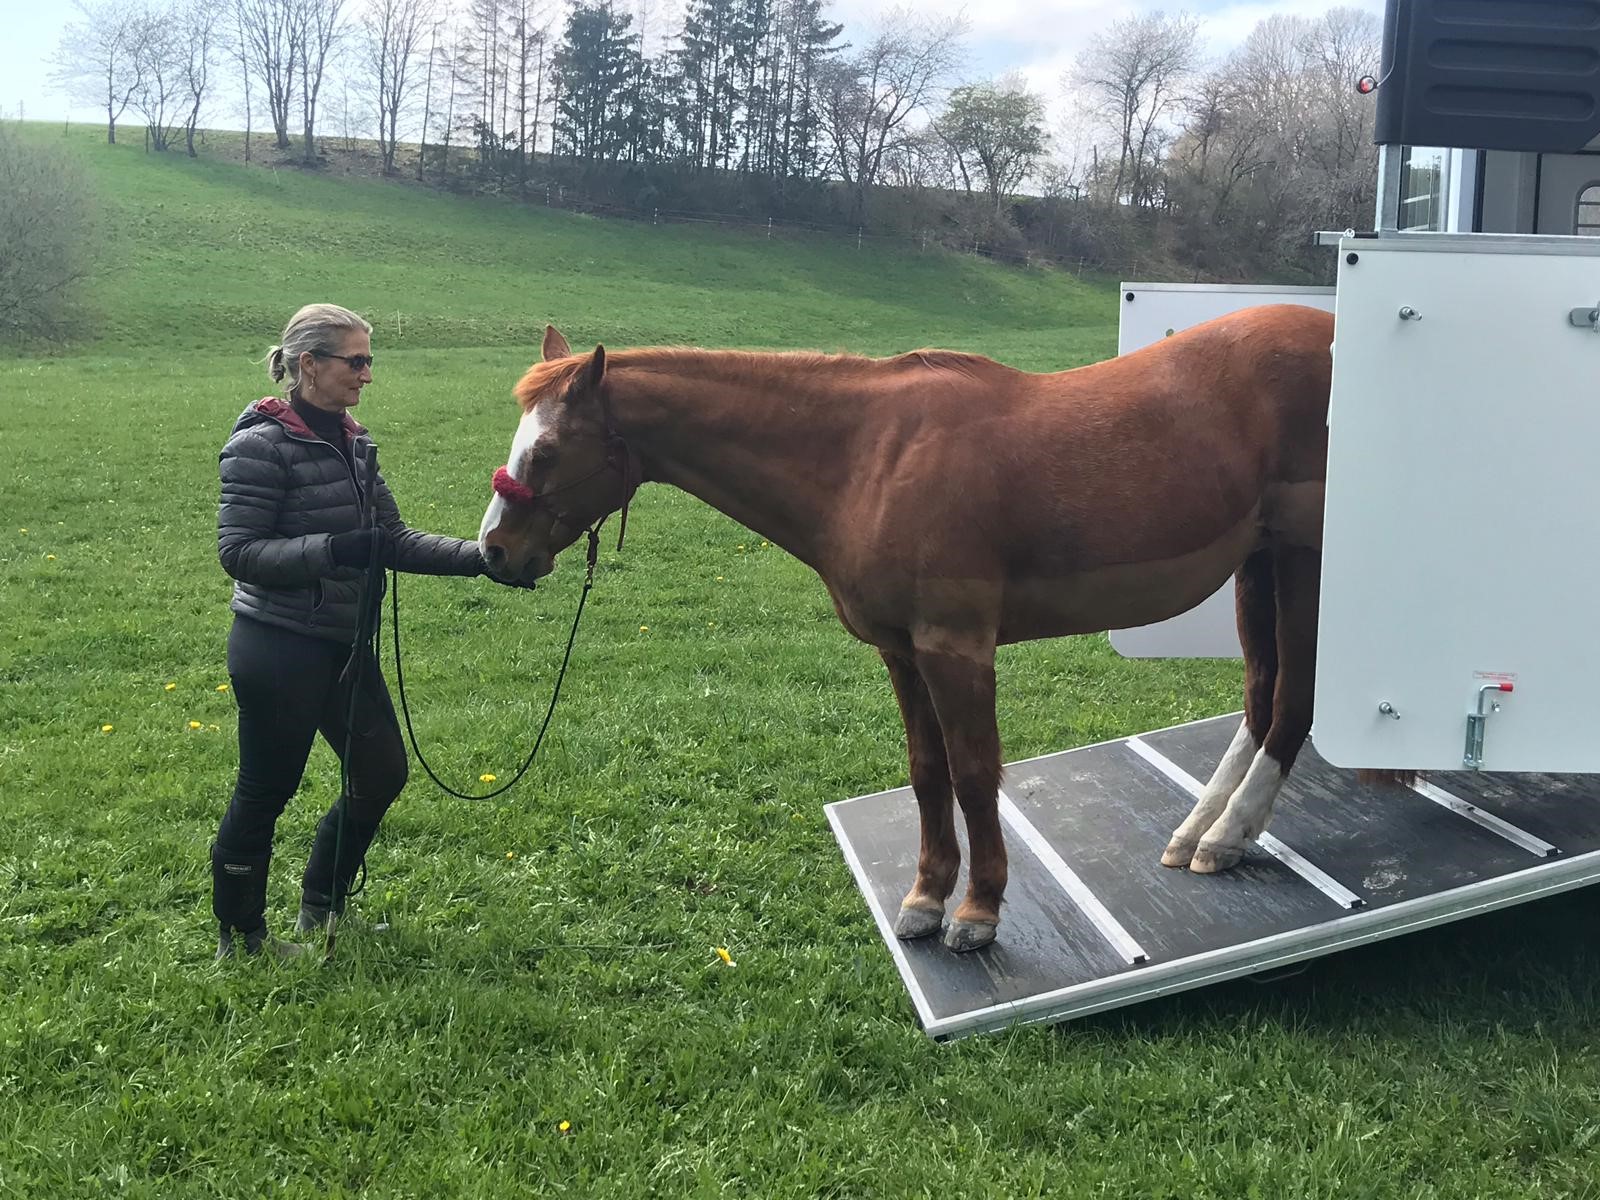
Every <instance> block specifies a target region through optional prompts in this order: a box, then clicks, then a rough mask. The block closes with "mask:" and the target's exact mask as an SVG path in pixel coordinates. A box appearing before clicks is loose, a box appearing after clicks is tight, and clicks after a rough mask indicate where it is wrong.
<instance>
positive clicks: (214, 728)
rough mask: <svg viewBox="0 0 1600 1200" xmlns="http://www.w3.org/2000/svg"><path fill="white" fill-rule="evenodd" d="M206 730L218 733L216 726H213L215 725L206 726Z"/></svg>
mask: <svg viewBox="0 0 1600 1200" xmlns="http://www.w3.org/2000/svg"><path fill="white" fill-rule="evenodd" d="M206 728H207V729H209V730H211V732H212V733H217V732H219V730H218V728H217V726H215V725H207V726H206Z"/></svg>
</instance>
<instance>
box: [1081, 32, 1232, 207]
mask: <svg viewBox="0 0 1600 1200" xmlns="http://www.w3.org/2000/svg"><path fill="white" fill-rule="evenodd" d="M1199 28H1200V27H1199V24H1198V23H1197V22H1196V21H1195V20H1194V18H1192V17H1189V16H1187V15H1184V14H1181V13H1180V14H1177V15H1175V16H1168V15H1167V14H1165V13H1163V12H1154V13H1148V14H1146V15H1144V16H1137V17H1128V18H1126V19H1124V20H1121V21H1116V22H1114V23H1113V24H1112V25H1111V27H1110V28H1109V29H1107V30H1105V31H1104V32H1102V33H1098V34H1096V35H1095V36H1094V37H1093V38H1091V39H1090V41H1089V44H1088V46H1087V47H1086V48H1085V49H1084V51H1083V52H1082V53H1081V54H1080V55H1079V56H1078V61H1077V64H1076V66H1075V67H1074V69H1073V70H1072V71H1071V72H1070V73H1069V75H1068V78H1067V80H1066V82H1067V83H1068V85H1069V86H1070V85H1072V84H1077V85H1078V86H1081V87H1082V88H1084V89H1085V90H1086V91H1087V93H1088V96H1089V99H1090V102H1091V103H1092V104H1093V105H1094V107H1095V108H1096V109H1097V110H1098V111H1099V112H1100V113H1101V114H1102V115H1103V116H1104V117H1105V118H1106V119H1107V120H1108V121H1109V122H1110V123H1111V125H1112V127H1113V128H1114V129H1115V131H1116V135H1117V138H1118V141H1119V146H1118V154H1117V170H1116V174H1115V176H1114V177H1113V179H1112V183H1111V188H1110V191H1109V194H1108V199H1109V200H1110V202H1111V203H1113V204H1115V203H1118V202H1120V201H1121V200H1122V199H1123V198H1124V197H1126V198H1128V199H1130V200H1131V201H1132V202H1133V203H1134V204H1148V203H1151V202H1152V200H1153V194H1152V186H1151V185H1152V181H1153V176H1154V174H1155V167H1156V162H1155V159H1156V157H1158V152H1159V150H1160V148H1161V146H1162V145H1163V144H1164V141H1165V139H1166V136H1167V134H1168V130H1167V128H1166V124H1167V122H1169V121H1170V120H1171V119H1172V118H1173V116H1174V115H1175V113H1176V111H1177V109H1178V106H1179V105H1180V103H1181V102H1182V100H1183V96H1184V88H1185V86H1186V85H1187V84H1188V82H1189V80H1190V77H1191V76H1192V75H1193V73H1194V70H1195V67H1196V65H1197V63H1198V61H1199V48H1198V35H1199Z"/></svg>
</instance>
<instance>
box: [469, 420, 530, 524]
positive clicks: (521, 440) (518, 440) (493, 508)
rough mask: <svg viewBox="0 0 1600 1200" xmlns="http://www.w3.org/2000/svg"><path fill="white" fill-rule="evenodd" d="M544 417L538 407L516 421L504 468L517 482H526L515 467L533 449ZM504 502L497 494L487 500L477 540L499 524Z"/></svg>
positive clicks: (504, 505) (518, 465) (504, 508)
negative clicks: (487, 504)
mask: <svg viewBox="0 0 1600 1200" xmlns="http://www.w3.org/2000/svg"><path fill="white" fill-rule="evenodd" d="M544 427H545V426H544V419H543V418H542V417H541V416H540V415H539V410H538V408H535V409H534V410H533V411H532V412H529V413H524V414H523V415H522V420H520V421H518V422H517V432H516V433H515V434H514V435H512V438H511V457H510V458H508V459H507V460H506V470H507V471H509V472H511V477H512V478H513V479H515V480H517V482H518V483H526V482H527V480H525V479H523V478H522V477H521V476H520V475H518V474H517V469H518V468H519V467H520V466H521V465H522V463H523V460H524V459H526V458H527V457H528V451H530V450H532V449H533V444H534V443H535V442H537V441H538V440H539V435H540V434H541V433H543V432H544ZM505 512H506V502H505V501H504V500H502V499H501V498H500V497H499V496H498V495H497V496H494V497H493V498H491V499H490V501H489V507H488V509H486V510H485V512H484V514H483V522H482V524H480V525H479V526H478V541H479V543H480V544H481V543H482V542H483V539H484V538H486V537H487V536H488V535H489V533H490V532H491V531H492V530H494V529H495V527H496V526H498V525H499V524H500V519H501V518H502V517H503V516H505Z"/></svg>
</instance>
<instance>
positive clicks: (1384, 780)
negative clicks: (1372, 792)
mask: <svg viewBox="0 0 1600 1200" xmlns="http://www.w3.org/2000/svg"><path fill="white" fill-rule="evenodd" d="M1418 778H1420V775H1419V773H1418V772H1416V771H1411V770H1408V771H1380V770H1377V769H1375V768H1372V767H1358V768H1357V769H1356V782H1357V783H1359V784H1362V785H1363V786H1368V787H1407V788H1408V787H1411V786H1413V785H1414V784H1415V783H1416V782H1417V780H1418Z"/></svg>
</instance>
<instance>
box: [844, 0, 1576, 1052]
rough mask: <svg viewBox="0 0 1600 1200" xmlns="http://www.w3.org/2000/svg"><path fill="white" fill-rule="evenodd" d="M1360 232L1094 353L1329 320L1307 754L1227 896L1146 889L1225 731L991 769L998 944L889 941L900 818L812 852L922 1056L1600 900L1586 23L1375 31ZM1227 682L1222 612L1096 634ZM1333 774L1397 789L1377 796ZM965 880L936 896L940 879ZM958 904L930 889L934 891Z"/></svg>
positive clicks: (1152, 738)
mask: <svg viewBox="0 0 1600 1200" xmlns="http://www.w3.org/2000/svg"><path fill="white" fill-rule="evenodd" d="M1375 83H1376V124H1375V135H1374V141H1375V144H1376V148H1377V153H1378V163H1379V171H1378V197H1377V205H1376V220H1375V222H1374V226H1375V227H1374V228H1373V229H1372V230H1370V231H1361V232H1357V231H1354V230H1344V231H1340V232H1320V233H1317V234H1315V237H1316V238H1317V241H1318V242H1319V244H1321V245H1322V246H1324V247H1325V248H1326V249H1327V251H1328V253H1330V254H1334V255H1336V256H1337V268H1338V269H1337V282H1336V284H1335V286H1334V287H1331V288H1316V287H1294V288H1291V287H1275V286H1270V285H1261V286H1256V285H1230V286H1212V285H1203V284H1183V285H1180V284H1163V283H1154V282H1126V283H1124V284H1123V285H1122V288H1121V320H1120V322H1119V343H1118V353H1119V355H1120V354H1128V353H1132V352H1134V351H1136V350H1138V349H1141V348H1143V347H1145V346H1148V345H1151V344H1153V343H1155V342H1157V341H1159V340H1160V339H1162V338H1164V337H1167V336H1169V335H1171V334H1172V333H1175V332H1177V331H1179V330H1181V329H1185V328H1188V327H1190V326H1192V325H1195V324H1198V323H1199V322H1202V321H1205V320H1209V319H1211V318H1214V317H1219V316H1224V315H1226V314H1227V313H1229V312H1233V311H1236V310H1238V309H1241V308H1246V307H1251V306H1255V305H1260V304H1269V303H1283V302H1287V303H1294V304H1306V305H1312V306H1315V307H1320V308H1323V309H1325V310H1328V311H1331V312H1332V313H1333V314H1334V318H1335V323H1334V340H1333V345H1332V346H1331V347H1330V352H1331V353H1332V356H1333V375H1332V391H1331V396H1330V402H1329V410H1328V460H1327V480H1326V492H1325V500H1324V509H1323V530H1324V533H1323V547H1322V584H1321V603H1320V610H1319V617H1318V646H1317V679H1316V694H1315V716H1314V721H1313V726H1312V732H1311V740H1310V742H1309V743H1308V745H1307V747H1306V749H1305V750H1304V751H1303V752H1302V753H1301V756H1300V759H1299V761H1298V763H1297V764H1296V767H1295V770H1294V772H1293V773H1292V774H1291V775H1290V777H1289V780H1288V782H1287V783H1286V785H1285V787H1284V790H1283V793H1282V795H1281V796H1280V798H1279V800H1278V803H1277V809H1276V814H1275V816H1274V819H1273V822H1272V825H1271V828H1270V832H1266V833H1263V834H1262V835H1261V836H1260V837H1259V838H1258V839H1256V841H1255V843H1254V845H1253V847H1252V849H1251V852H1250V853H1249V854H1248V855H1247V856H1246V858H1245V860H1244V861H1243V862H1242V863H1240V864H1239V865H1238V866H1237V867H1235V868H1234V869H1233V870H1231V871H1228V872H1226V873H1223V874H1213V875H1197V874H1193V873H1191V872H1189V871H1187V870H1182V869H1171V868H1164V867H1162V866H1161V865H1160V861H1159V860H1160V856H1161V852H1162V847H1163V846H1164V845H1165V844H1166V840H1167V837H1168V834H1169V832H1170V830H1171V829H1172V828H1173V827H1174V826H1175V825H1176V823H1177V822H1178V821H1180V820H1182V818H1183V815H1184V814H1185V813H1186V812H1187V811H1188V809H1189V807H1190V806H1191V805H1192V804H1193V802H1194V800H1195V797H1196V796H1197V795H1198V794H1199V791H1200V788H1201V786H1202V781H1204V780H1205V779H1206V778H1207V776H1208V775H1209V774H1210V772H1211V771H1212V769H1213V768H1214V767H1215V766H1216V764H1217V762H1218V760H1219V759H1220V758H1221V757H1222V755H1223V753H1224V752H1225V750H1226V749H1227V746H1228V743H1229V739H1230V737H1231V736H1232V734H1233V730H1234V729H1235V727H1236V726H1237V725H1238V723H1239V714H1233V715H1231V716H1221V717H1214V718H1208V719H1205V720H1201V721H1196V722H1191V723H1188V724H1184V725H1178V726H1174V727H1171V728H1166V729H1161V730H1157V731H1154V732H1151V733H1145V734H1141V735H1138V736H1134V737H1127V738H1122V739H1119V740H1116V741H1111V742H1106V743H1102V744H1098V745H1092V746H1085V747H1080V748H1077V749H1072V750H1066V751H1061V752H1058V753H1055V754H1049V755H1045V756H1042V757H1039V758H1033V759H1028V760H1024V761H1019V762H1013V763H1008V764H1007V765H1006V768H1005V779H1004V781H1003V783H1002V788H1001V812H1002V817H1003V821H1004V825H1005V828H1006V831H1007V834H1008V841H1009V844H1010V847H1011V881H1010V884H1009V887H1008V890H1007V904H1006V918H1005V926H1004V928H1003V930H1002V933H1001V935H1000V938H999V940H998V941H996V942H995V943H993V944H992V945H989V946H986V947H983V948H981V949H978V950H974V951H971V952H968V953H964V954H957V953H953V952H951V951H950V950H948V949H946V948H945V947H944V946H943V945H941V944H940V943H939V941H938V940H937V939H922V940H918V941H905V940H900V939H897V938H896V937H895V935H894V931H893V926H894V914H895V910H896V907H897V905H898V903H899V899H900V897H901V895H902V894H903V893H904V891H905V888H906V886H907V884H908V882H909V881H910V879H911V877H912V874H913V872H914V870H915V865H916V861H917V850H918V845H917V832H916V831H917V821H916V804H915V799H914V797H913V795H912V793H911V789H910V788H909V787H903V788H898V789H893V790H890V791H886V792H881V793H875V794H873V795H868V796H859V797H855V798H852V799H848V800H841V801H838V802H836V803H833V804H830V805H829V806H828V809H827V811H828V816H829V820H830V822H831V824H832V827H833V829H834V832H835V835H836V837H837V838H838V840H839V843H840V846H841V848H842V850H843V853H844V856H845V859H846V861H847V862H848V864H849V866H850V868H851V870H852V872H853V874H854V876H855V879H856V882H857V884H858V886H859V887H860V889H861V892H862V894H863V897H864V898H865V900H866V903H867V906H868V908H869V910H870V911H871V913H872V916H873V918H874V921H875V923H876V925H877V928H878V929H879V931H880V933H881V935H882V937H883V938H884V941H885V943H886V944H887V946H888V948H889V951H890V953H891V955H892V957H893V959H894V962H895V964H896V966H897V968H898V969H899V971H900V974H901V977H902V979H903V981H904V983H905V985H906V987H907V991H908V993H909V996H910V998H911V1001H912V1004H913V1007H914V1009H915V1011H916V1014H917V1017H918V1019H919V1021H920V1022H921V1024H922V1026H923V1028H924V1030H925V1031H926V1032H927V1033H928V1035H929V1036H931V1037H934V1038H950V1037H957V1036H961V1035H964V1034H968V1033H974V1032H980V1031H992V1030H998V1029H1002V1028H1005V1027H1008V1026H1011V1025H1015V1024H1018V1023H1024V1022H1049V1021H1060V1020H1066V1019H1070V1018H1074V1017H1080V1016H1084V1015H1087V1014H1089V1013H1093V1012H1098V1011H1102V1010H1105V1009H1110V1008H1116V1007H1119V1006H1123V1005H1128V1004H1134V1003H1137V1002H1139V1001H1143V1000H1147V999H1151V998H1154V997H1157V996H1162V995H1167V994H1170V993H1173V992H1178V991H1183V990H1186V989H1191V988H1196V987H1201V986H1204V985H1206V984H1209V983H1214V982H1219V981H1222V980H1225V979H1230V978H1237V977H1242V976H1259V975H1261V974H1262V973H1264V972H1272V971H1276V970H1278V969H1281V968H1283V967H1286V966H1288V965H1290V964H1294V963H1297V962H1303V961H1305V960H1307V959H1312V958H1316V957H1319V956H1323V955H1327V954H1331V953H1334V952H1336V951H1339V950H1341V949H1346V948H1350V947H1354V946H1357V945H1361V944H1363V943H1367V942H1372V941H1376V940H1379V939H1383V938H1390V937H1395V936H1398V935H1401V934H1404V933H1407V932H1411V931H1414V930H1420V929H1424V928H1427V927H1430V926H1434V925H1439V924H1442V923H1445V922H1450V921H1456V920H1461V919H1463V918H1467V917H1471V916H1474V915H1477V914H1481V913H1485V912H1488V911H1491V910H1494V909H1498V908H1504V907H1507V906H1510V905H1515V904H1521V903H1525V902H1527V901H1530V900H1534V899H1538V898H1542V897H1545V896H1550V895H1554V894H1556V893H1558V892H1562V891H1566V890H1569V889H1572V888H1577V887H1582V886H1584V885H1587V884H1590V883H1594V882H1600V738H1596V737H1594V736H1593V730H1595V729H1596V728H1600V686H1597V681H1600V641H1597V640H1596V639H1593V638H1586V637H1585V636H1584V635H1583V634H1582V632H1581V631H1582V630H1583V629H1584V628H1586V627H1588V624H1589V618H1590V614H1591V613H1592V612H1593V610H1594V609H1595V607H1596V604H1597V601H1600V558H1597V557H1596V555H1595V554H1594V553H1593V549H1592V547H1593V544H1594V532H1595V526H1596V520H1595V509H1596V507H1597V504H1596V501H1597V497H1596V493H1595V485H1594V479H1595V476H1593V475H1591V474H1590V473H1589V472H1590V471H1592V470H1593V469H1594V467H1593V447H1594V446H1596V445H1600V406H1597V405H1595V404H1594V402H1593V400H1592V398H1591V397H1590V395H1589V394H1588V392H1589V388H1590V387H1591V386H1592V384H1591V382H1590V381H1591V380H1592V378H1593V376H1591V375H1590V373H1589V371H1590V369H1591V366H1592V365H1593V364H1591V361H1590V360H1591V359H1595V360H1596V362H1600V236H1597V235H1600V4H1597V3H1589V2H1582V3H1580V2H1576V0H1571V2H1561V3H1542V2H1539V3H1528V2H1527V0H1473V2H1472V3H1471V4H1464V3H1462V2H1461V0H1389V3H1388V7H1387V11H1386V14H1385V20H1384V45H1383V57H1382V66H1381V69H1380V75H1379V77H1378V79H1377V80H1376V81H1375ZM1109 633H1110V640H1111V644H1112V646H1113V647H1114V648H1115V649H1116V651H1117V652H1118V653H1120V654H1122V655H1123V656H1125V657H1129V658H1171V657H1221V658H1232V657H1238V656H1239V655H1240V643H1239V639H1238V634H1237V632H1236V629H1235V620H1234V603H1233V589H1232V586H1231V585H1230V586H1228V587H1226V588H1224V589H1222V590H1220V591H1218V592H1217V593H1216V594H1215V595H1213V596H1211V597H1210V598H1209V599H1207V600H1205V601H1203V602H1202V603H1200V604H1198V605H1196V606H1194V607H1193V608H1191V609H1189V610H1188V611H1187V612H1184V613H1183V614H1181V615H1180V616H1177V617H1174V618H1172V619H1171V620H1168V621H1163V622H1159V623H1156V624H1152V625H1147V626H1144V627H1140V628H1134V629H1122V630H1112V631H1109ZM1356 768H1400V769H1417V770H1420V771H1422V772H1424V774H1423V775H1422V776H1421V777H1419V779H1418V781H1417V782H1415V783H1413V784H1411V785H1410V786H1409V787H1402V788H1386V789H1379V788H1376V787H1370V786H1367V785H1365V784H1363V783H1362V782H1360V781H1359V780H1358V778H1357V773H1356ZM963 874H964V872H963ZM959 886H960V885H959V884H958V887H959Z"/></svg>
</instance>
